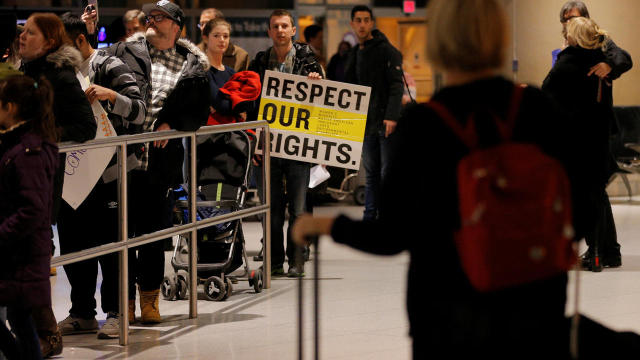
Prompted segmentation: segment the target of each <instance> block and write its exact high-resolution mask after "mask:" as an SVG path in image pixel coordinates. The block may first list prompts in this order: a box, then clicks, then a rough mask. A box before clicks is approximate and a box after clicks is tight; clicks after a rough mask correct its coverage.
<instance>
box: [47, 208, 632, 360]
mask: <svg viewBox="0 0 640 360" xmlns="http://www.w3.org/2000/svg"><path fill="white" fill-rule="evenodd" d="M613 211H614V216H615V220H616V224H617V226H618V236H619V241H620V243H621V244H622V251H623V267H621V268H619V269H606V270H605V271H604V272H602V273H590V272H585V271H581V272H580V274H579V275H580V290H579V291H580V296H579V308H580V311H581V312H582V313H585V314H587V315H588V316H590V317H592V318H594V319H596V320H598V321H600V322H602V323H603V324H605V325H607V326H609V327H612V328H614V329H617V330H633V331H636V332H640V305H639V304H640V241H639V239H638V238H639V237H640V221H638V220H639V219H640V207H634V206H627V205H615V206H614V208H613ZM315 212H316V213H317V214H318V213H319V214H335V213H338V212H343V213H346V214H348V215H350V216H352V217H360V216H361V214H362V208H361V207H352V206H342V205H339V206H327V207H320V208H317V209H316V210H315ZM412 226H415V232H416V234H425V236H428V231H429V229H425V228H422V226H421V224H412ZM245 234H246V237H247V249H248V251H249V253H251V254H254V253H256V252H257V251H258V249H259V247H260V244H259V239H260V238H261V236H262V229H261V226H260V224H259V223H256V222H248V223H245ZM321 244H322V245H321V246H320V268H321V273H320V279H321V282H320V284H321V285H320V286H321V308H320V314H321V316H320V324H321V342H320V347H321V358H322V359H336V360H337V359H344V360H346V359H381V360H382V359H384V360H388V359H410V354H411V351H410V345H411V342H410V339H409V338H408V336H407V332H408V324H407V319H406V314H405V310H404V309H405V306H404V304H405V288H406V285H405V279H406V268H407V263H408V256H407V255H406V254H401V255H398V256H394V257H379V256H371V255H366V254H362V253H359V252H356V251H354V250H351V249H350V248H347V247H344V246H340V245H337V244H335V243H333V242H331V241H322V242H321ZM170 256H171V253H170V252H167V253H166V263H167V266H166V268H167V272H170V271H173V270H171V267H170V265H169V260H170ZM252 265H254V266H256V265H259V264H252ZM285 270H286V269H285ZM305 270H306V273H307V278H306V279H305V280H304V281H303V284H304V288H305V299H306V300H307V301H306V309H305V310H306V312H305V320H306V321H305V327H304V331H305V336H304V337H305V345H306V348H305V352H306V356H305V358H308V359H311V357H310V355H311V353H310V352H311V344H312V341H311V340H312V331H313V330H312V329H313V327H312V323H311V322H310V320H311V316H312V307H311V300H312V292H311V291H312V285H313V282H312V281H310V280H311V279H312V277H314V276H315V274H313V264H312V263H307V267H306V269H305ZM433 276H438V269H434V271H433ZM51 281H52V286H53V297H54V299H53V302H54V310H55V314H56V317H57V318H58V320H61V319H63V318H64V317H66V316H67V311H68V309H69V283H68V280H67V278H66V276H65V273H64V270H63V269H62V268H59V269H58V276H57V277H52V280H51ZM424 281H425V282H426V283H428V281H429V279H428V278H427V279H424ZM574 281H575V273H572V275H571V283H570V286H569V289H568V293H569V305H568V306H567V311H568V312H569V313H571V312H573V299H574V298H575V296H574V294H575V292H574V287H573V284H574ZM271 285H272V286H271V288H270V289H265V290H264V291H263V292H262V293H260V294H256V293H254V291H253V290H252V289H250V288H249V285H248V283H247V282H242V281H240V282H239V283H238V284H237V285H235V287H234V294H233V295H232V296H231V297H230V298H229V299H227V300H226V301H224V302H212V301H208V300H206V299H205V298H204V294H202V290H200V296H199V301H198V314H199V316H198V318H197V319H189V318H188V313H189V302H188V301H187V300H182V301H165V300H162V299H161V300H160V312H161V314H162V316H163V320H164V321H163V323H161V324H158V325H154V326H141V325H133V326H132V327H131V333H130V338H129V340H130V343H129V345H128V346H124V347H123V346H120V345H119V344H118V340H117V339H114V340H98V339H97V338H96V335H95V334H84V335H73V336H65V337H64V352H63V353H62V355H61V356H58V357H57V358H66V359H125V358H126V359H154V360H159V359H183V358H184V359H234V360H235V359H247V360H252V359H258V358H259V359H265V360H266V359H278V360H286V359H297V287H296V286H297V281H295V280H289V279H287V278H279V279H274V280H273V281H272V284H271ZM425 288H426V289H428V286H426V287H425ZM435 295H437V294H435ZM425 296H434V294H426V293H425ZM96 297H97V300H98V308H100V305H99V301H100V299H99V292H96ZM434 311H436V309H434ZM98 313H99V314H98V317H97V318H98V319H99V321H100V323H102V322H103V321H104V318H105V315H104V314H103V313H101V312H100V311H99V310H98ZM137 316H138V317H139V316H140V311H139V309H137Z"/></svg>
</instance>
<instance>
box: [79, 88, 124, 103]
mask: <svg viewBox="0 0 640 360" xmlns="http://www.w3.org/2000/svg"><path fill="white" fill-rule="evenodd" d="M84 93H85V94H86V95H87V99H89V103H91V104H93V103H94V101H96V100H100V101H104V100H109V102H110V103H111V104H112V105H113V104H115V103H116V95H117V93H116V92H115V91H113V90H111V89H107V88H104V87H102V86H99V85H95V84H94V85H91V86H89V87H88V88H87V90H85V91H84Z"/></svg>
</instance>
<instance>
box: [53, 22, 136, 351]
mask: <svg viewBox="0 0 640 360" xmlns="http://www.w3.org/2000/svg"><path fill="white" fill-rule="evenodd" d="M62 22H63V23H64V26H65V30H66V33H67V35H68V36H69V38H70V39H71V42H72V43H73V44H74V46H75V47H76V49H78V51H80V54H81V55H82V59H83V62H82V64H81V66H80V69H79V71H80V73H81V74H82V76H83V77H87V78H88V79H89V82H90V83H91V85H90V86H89V87H88V88H87V89H86V90H85V93H86V95H87V98H88V99H89V101H90V102H91V103H94V102H95V101H99V102H100V103H101V105H102V107H103V108H104V109H105V111H106V112H107V114H108V116H109V120H110V121H111V123H112V125H113V127H114V128H115V130H116V133H117V134H119V135H124V134H132V133H136V132H140V131H139V129H141V125H142V122H143V121H144V118H145V103H144V100H143V98H142V95H141V94H140V89H139V88H138V85H137V83H136V78H135V76H134V74H133V72H132V71H131V70H130V69H129V67H128V66H127V65H126V64H124V63H123V62H122V61H121V60H120V59H118V58H116V57H113V56H110V55H109V54H107V53H106V52H105V51H102V50H94V49H93V48H92V47H91V44H90V43H89V41H88V40H87V39H88V33H87V28H86V26H85V24H84V22H83V21H82V20H81V19H80V17H79V16H76V15H73V14H70V13H66V14H63V15H62ZM135 129H137V130H138V131H135ZM113 162H115V156H114V159H113V160H112V163H113ZM105 173H106V172H105ZM113 180H115V179H114V178H110V179H105V177H104V176H103V178H101V179H100V180H98V183H97V184H96V185H95V187H94V188H93V190H92V191H91V193H90V194H89V195H88V196H87V198H86V199H85V200H84V201H83V203H82V204H81V205H80V206H79V207H78V208H77V209H75V210H74V209H73V208H72V207H71V206H69V205H68V204H66V203H63V204H62V205H61V208H60V217H59V219H58V235H59V238H60V251H61V253H62V254H67V253H71V252H75V251H81V250H84V249H87V248H89V247H93V246H99V245H104V244H108V243H111V242H116V241H118V218H119V214H118V206H117V202H118V190H117V182H115V181H113ZM97 228H102V229H104V230H103V231H98V232H95V229H97ZM88 233H94V235H93V236H91V237H89V238H87V234H88ZM98 263H100V268H101V269H102V284H101V285H100V293H101V303H102V310H103V311H104V312H105V314H107V321H106V322H105V323H104V325H103V326H102V328H101V329H100V330H99V331H98V338H101V339H109V338H113V337H118V334H119V328H120V323H119V318H118V257H117V255H116V254H108V255H104V256H101V257H99V258H94V259H89V260H86V261H83V262H80V263H75V264H69V265H65V267H64V268H65V272H66V274H67V277H68V278H69V283H70V285H71V309H70V310H69V316H68V317H67V318H66V319H64V320H63V321H61V322H60V324H59V327H60V330H61V331H62V334H63V335H68V334H73V333H76V332H87V331H90V330H97V327H98V323H97V321H96V320H95V315H96V312H95V307H96V300H95V296H94V294H95V289H96V278H97V276H98Z"/></svg>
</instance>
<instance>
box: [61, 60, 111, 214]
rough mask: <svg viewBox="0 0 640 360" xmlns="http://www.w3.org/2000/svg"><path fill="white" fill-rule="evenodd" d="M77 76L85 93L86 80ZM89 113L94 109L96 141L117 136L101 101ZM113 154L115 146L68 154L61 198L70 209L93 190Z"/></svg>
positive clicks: (78, 74)
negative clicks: (96, 128) (96, 126)
mask: <svg viewBox="0 0 640 360" xmlns="http://www.w3.org/2000/svg"><path fill="white" fill-rule="evenodd" d="M76 76H77V78H78V81H80V85H81V86H82V90H86V89H87V88H88V87H89V81H87V79H85V78H83V77H82V75H81V74H80V73H76ZM91 110H93V117H94V118H95V120H96V124H97V125H98V131H97V133H96V137H95V138H96V139H102V138H105V137H108V136H117V135H118V134H116V131H115V130H114V128H113V125H112V124H111V121H109V118H108V117H107V112H106V111H104V109H103V108H102V105H100V102H98V101H95V102H94V103H93V104H92V105H91ZM115 152H116V149H115V147H107V148H101V149H91V150H79V151H71V152H68V153H67V161H66V163H65V168H64V185H63V187H62V198H63V199H64V200H65V201H66V202H67V203H68V204H69V205H70V206H71V207H72V208H73V209H77V208H78V206H80V204H82V202H83V201H84V199H86V198H87V196H88V195H89V193H90V192H91V190H93V187H94V186H96V183H97V182H98V179H99V178H100V176H102V173H103V172H104V169H106V167H107V165H109V161H111V158H112V157H113V154H115Z"/></svg>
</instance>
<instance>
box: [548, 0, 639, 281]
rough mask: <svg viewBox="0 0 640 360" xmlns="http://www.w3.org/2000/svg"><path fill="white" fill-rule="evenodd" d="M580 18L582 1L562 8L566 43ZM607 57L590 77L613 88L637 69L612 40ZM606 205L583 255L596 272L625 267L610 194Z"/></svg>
mask: <svg viewBox="0 0 640 360" xmlns="http://www.w3.org/2000/svg"><path fill="white" fill-rule="evenodd" d="M579 16H582V17H586V18H588V17H589V10H587V6H586V5H585V4H584V3H583V2H582V1H568V2H566V3H565V4H564V5H563V6H562V9H560V23H561V24H562V33H563V35H564V37H565V40H566V24H567V21H569V20H570V19H572V18H574V17H579ZM604 55H605V61H602V62H600V63H598V64H596V65H594V66H593V67H592V68H591V69H590V71H589V72H588V73H587V74H586V75H587V76H593V75H595V76H598V77H599V78H600V79H602V80H604V83H607V84H609V85H610V84H611V81H613V80H615V79H617V78H619V77H620V76H621V75H622V74H623V73H625V72H627V71H629V69H631V67H632V66H633V63H632V61H631V56H630V55H629V54H628V53H627V52H626V51H624V50H622V49H620V48H619V47H618V46H617V45H616V44H615V43H614V42H613V40H611V39H609V40H607V43H606V50H605V52H604ZM609 102H611V103H612V102H613V101H612V99H609ZM611 105H612V104H611ZM611 129H612V133H616V132H617V131H618V129H617V126H616V124H615V121H614V122H613V123H612V126H611ZM609 158H610V163H611V166H610V168H611V169H617V166H616V165H615V160H614V159H613V157H612V156H611V155H609ZM614 172H615V171H611V173H610V174H608V175H609V176H610V175H613V173H614ZM602 203H603V209H602V210H603V211H602V214H601V215H600V216H598V218H597V219H596V223H595V224H594V225H593V229H592V230H591V231H588V232H587V234H586V236H585V241H586V242H587V245H588V246H589V249H588V250H587V252H586V253H584V254H582V256H581V263H582V264H581V265H582V267H583V268H585V269H589V270H594V271H599V270H601V269H602V267H619V266H621V265H622V256H621V254H620V244H619V243H618V237H617V234H616V225H615V222H614V219H613V213H612V211H611V203H610V202H609V197H608V196H607V195H606V193H605V194H604V195H603V197H602ZM596 244H597V248H598V254H599V255H600V261H599V262H598V264H595V259H594V246H596Z"/></svg>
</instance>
